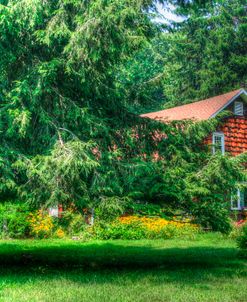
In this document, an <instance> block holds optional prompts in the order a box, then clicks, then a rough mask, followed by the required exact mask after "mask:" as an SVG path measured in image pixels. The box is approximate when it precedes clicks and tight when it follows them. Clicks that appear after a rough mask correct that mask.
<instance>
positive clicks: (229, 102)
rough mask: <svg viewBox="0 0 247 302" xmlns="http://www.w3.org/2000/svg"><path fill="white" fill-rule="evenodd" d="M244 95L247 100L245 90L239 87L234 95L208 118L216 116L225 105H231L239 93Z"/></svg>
mask: <svg viewBox="0 0 247 302" xmlns="http://www.w3.org/2000/svg"><path fill="white" fill-rule="evenodd" d="M242 94H243V95H244V96H245V98H246V100H247V92H246V91H245V90H244V89H241V90H240V91H239V92H238V93H237V94H236V95H234V97H232V98H231V99H230V100H229V101H228V102H227V103H226V104H225V105H224V106H222V107H221V108H220V109H219V110H217V111H216V112H215V113H214V114H212V115H211V116H210V117H209V119H211V118H214V117H216V116H217V115H218V114H219V113H220V112H222V111H223V110H224V109H226V107H228V106H229V105H231V103H232V102H234V101H235V100H236V99H237V98H238V97H239V96H240V95H242Z"/></svg>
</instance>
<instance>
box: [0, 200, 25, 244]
mask: <svg viewBox="0 0 247 302" xmlns="http://www.w3.org/2000/svg"><path fill="white" fill-rule="evenodd" d="M29 214H30V209H29V207H28V205H27V204H23V203H16V202H7V203H4V204H0V229H1V231H0V234H1V237H2V238H6V237H8V238H25V237H28V236H29V233H30V225H29V222H28V219H27V218H28V216H29Z"/></svg>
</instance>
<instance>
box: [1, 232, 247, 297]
mask: <svg viewBox="0 0 247 302" xmlns="http://www.w3.org/2000/svg"><path fill="white" fill-rule="evenodd" d="M0 260H1V264H2V266H1V274H0V301H42V302H43V301H107V302H109V301H110V302H111V301H119V302H122V301H123V302H125V301H140V302H141V301H174V302H175V301H176V302H177V301H183V302H184V301H196V302H197V301H199V302H200V301H229V302H230V301H231V302H232V301H236V302H237V301H238V302H241V301H243V302H246V301H247V267H246V259H244V258H240V257H239V254H238V250H237V248H236V245H235V243H234V241H232V240H230V239H227V238H225V237H223V236H221V235H218V234H205V235H198V236H196V237H195V239H191V240H189V239H187V240H178V239H173V240H154V241H149V240H140V241H93V242H86V243H85V242H80V241H71V240H67V241H63V240H43V241H35V240H24V241H14V240H13V241H1V242H0Z"/></svg>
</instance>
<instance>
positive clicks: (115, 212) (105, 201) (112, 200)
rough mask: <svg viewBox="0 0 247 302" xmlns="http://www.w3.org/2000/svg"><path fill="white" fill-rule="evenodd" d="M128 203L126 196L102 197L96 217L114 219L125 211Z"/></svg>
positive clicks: (102, 219) (101, 219)
mask: <svg viewBox="0 0 247 302" xmlns="http://www.w3.org/2000/svg"><path fill="white" fill-rule="evenodd" d="M128 203H129V198H126V197H123V198H121V197H116V196H114V197H102V198H101V200H100V202H99V204H98V206H97V207H96V209H95V217H96V219H97V220H100V221H108V222H109V221H113V220H114V219H116V218H117V217H119V216H120V215H122V214H123V213H124V212H125V208H126V206H127V204H128Z"/></svg>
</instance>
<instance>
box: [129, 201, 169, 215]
mask: <svg viewBox="0 0 247 302" xmlns="http://www.w3.org/2000/svg"><path fill="white" fill-rule="evenodd" d="M127 212H128V213H129V214H132V215H140V216H146V217H163V218H167V215H165V213H164V209H163V208H162V207H161V206H160V205H157V204H152V203H137V202H130V203H129V204H128V205H127ZM167 212H169V214H171V211H169V210H166V213H167Z"/></svg>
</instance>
